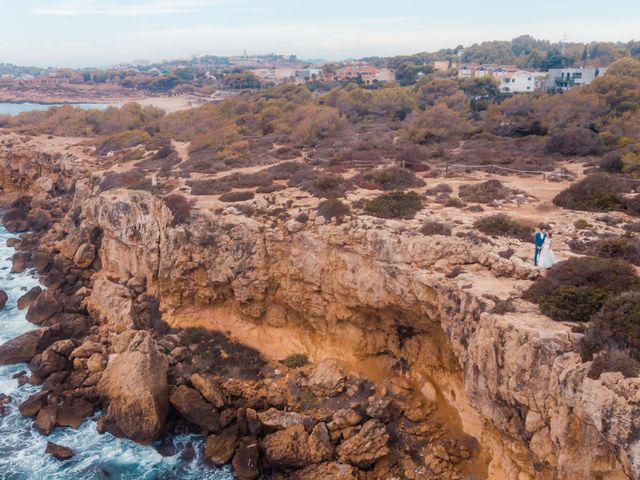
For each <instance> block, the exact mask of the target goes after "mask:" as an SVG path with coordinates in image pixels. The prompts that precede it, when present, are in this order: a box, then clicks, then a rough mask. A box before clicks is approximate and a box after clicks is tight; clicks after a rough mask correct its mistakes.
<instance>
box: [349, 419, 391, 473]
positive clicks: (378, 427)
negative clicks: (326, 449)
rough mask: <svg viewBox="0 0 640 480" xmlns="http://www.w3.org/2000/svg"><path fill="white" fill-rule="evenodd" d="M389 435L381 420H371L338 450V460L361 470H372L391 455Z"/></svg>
mask: <svg viewBox="0 0 640 480" xmlns="http://www.w3.org/2000/svg"><path fill="white" fill-rule="evenodd" d="M388 443H389V434H388V432H387V427H386V426H385V425H384V423H382V422H381V421H380V420H369V421H368V422H366V423H365V424H364V425H363V426H362V428H361V429H360V431H359V432H358V433H357V434H355V435H354V436H352V437H350V438H348V439H347V440H345V441H344V442H342V443H341V444H340V445H339V446H338V449H337V453H338V459H339V460H340V462H342V463H350V464H351V465H354V466H356V467H360V468H370V467H371V466H372V465H373V464H374V463H375V462H376V461H378V460H379V459H380V458H382V457H384V456H386V455H388V454H389V452H390V450H389V446H388Z"/></svg>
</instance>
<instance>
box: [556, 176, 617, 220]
mask: <svg viewBox="0 0 640 480" xmlns="http://www.w3.org/2000/svg"><path fill="white" fill-rule="evenodd" d="M623 192H624V185H623V184H622V183H621V182H620V181H619V180H618V179H616V178H615V177H613V176H612V175H608V174H606V173H597V174H595V175H589V176H588V177H585V178H583V179H582V180H580V181H579V182H576V183H574V184H573V185H571V186H570V187H569V188H567V189H566V190H564V191H562V192H560V193H559V194H558V195H556V197H555V198H554V199H553V203H555V204H556V205H557V206H559V207H563V208H568V209H571V210H582V211H587V212H608V211H611V210H620V209H623V208H624V206H625V202H624V198H623V197H622V193H623Z"/></svg>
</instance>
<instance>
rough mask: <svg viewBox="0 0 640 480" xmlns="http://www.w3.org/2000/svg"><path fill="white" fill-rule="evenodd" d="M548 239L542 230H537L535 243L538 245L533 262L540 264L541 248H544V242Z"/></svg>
mask: <svg viewBox="0 0 640 480" xmlns="http://www.w3.org/2000/svg"><path fill="white" fill-rule="evenodd" d="M546 239H547V236H546V235H545V234H544V233H542V232H536V236H535V238H534V243H535V245H536V249H535V252H534V254H533V264H534V265H535V266H536V267H537V266H538V257H539V256H540V249H541V248H542V244H543V243H544V241H545V240H546Z"/></svg>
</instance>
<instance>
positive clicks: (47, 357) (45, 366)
mask: <svg viewBox="0 0 640 480" xmlns="http://www.w3.org/2000/svg"><path fill="white" fill-rule="evenodd" d="M66 364H67V361H66V360H65V358H64V357H63V356H62V355H59V354H57V353H55V352H54V351H52V350H50V349H47V350H45V351H44V352H42V353H39V354H38V355H36V356H35V357H33V359H32V360H31V362H29V368H30V369H31V371H32V372H33V374H34V375H36V376H37V377H39V378H46V377H48V376H49V375H51V374H52V373H53V372H59V371H60V370H62V369H64V367H65V366H66Z"/></svg>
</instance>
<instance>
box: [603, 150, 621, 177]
mask: <svg viewBox="0 0 640 480" xmlns="http://www.w3.org/2000/svg"><path fill="white" fill-rule="evenodd" d="M598 167H599V168H600V170H603V171H605V172H609V173H622V170H623V168H624V162H623V161H622V158H620V155H619V154H617V153H615V152H612V153H608V154H607V155H605V156H604V157H603V158H602V160H600V164H599V165H598Z"/></svg>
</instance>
